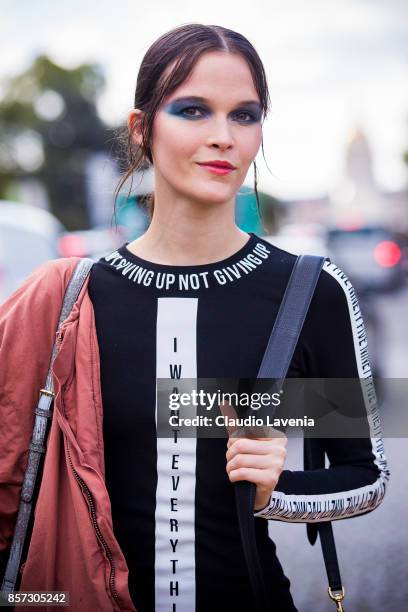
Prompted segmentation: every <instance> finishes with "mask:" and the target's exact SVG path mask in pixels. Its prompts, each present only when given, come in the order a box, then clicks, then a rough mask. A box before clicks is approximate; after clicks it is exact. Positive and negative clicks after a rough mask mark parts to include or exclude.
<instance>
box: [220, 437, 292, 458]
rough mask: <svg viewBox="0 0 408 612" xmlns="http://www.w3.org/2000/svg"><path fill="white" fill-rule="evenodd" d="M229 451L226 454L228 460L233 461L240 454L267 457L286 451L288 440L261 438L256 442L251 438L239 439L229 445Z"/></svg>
mask: <svg viewBox="0 0 408 612" xmlns="http://www.w3.org/2000/svg"><path fill="white" fill-rule="evenodd" d="M227 446H228V450H227V453H226V456H227V459H228V460H229V459H232V457H234V456H235V455H236V454H238V453H242V454H244V453H249V454H251V455H267V454H270V453H275V452H277V451H278V449H285V450H286V446H287V440H285V439H282V438H279V439H278V438H266V439H265V438H259V439H256V440H253V439H250V438H239V439H236V440H234V441H233V442H232V441H231V444H228V445H227Z"/></svg>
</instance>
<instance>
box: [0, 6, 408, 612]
mask: <svg viewBox="0 0 408 612" xmlns="http://www.w3.org/2000/svg"><path fill="white" fill-rule="evenodd" d="M1 4H2V9H3V11H2V20H1V24H2V32H1V37H0V52H1V56H2V57H3V60H4V61H3V62H2V66H1V69H0V130H1V139H0V302H1V301H3V300H4V299H5V298H6V297H7V296H8V295H10V293H11V292H12V291H14V289H15V288H17V287H18V286H19V285H20V284H21V282H22V280H23V279H24V278H25V277H26V276H27V275H28V274H29V273H30V272H31V270H32V269H33V268H34V267H36V266H37V265H39V264H40V263H42V262H43V261H46V260H47V259H51V258H56V257H65V256H70V255H80V256H85V255H86V256H90V257H92V258H94V259H97V258H99V257H100V256H102V255H104V254H106V253H108V252H110V251H112V250H113V249H115V248H117V247H118V246H119V245H121V244H123V243H124V242H128V241H131V240H133V239H134V238H136V237H137V236H139V235H141V234H142V233H144V231H145V230H146V229H147V227H148V224H149V216H148V214H147V211H146V209H145V207H144V205H143V196H144V195H146V194H148V193H149V192H150V191H152V189H153V188H154V180H153V175H152V173H151V171H146V172H145V173H143V175H141V176H139V177H134V180H133V183H132V185H130V184H126V185H125V186H124V189H123V191H122V192H121V195H120V197H119V199H118V203H117V207H116V215H115V216H114V215H113V213H114V190H115V187H116V185H117V183H118V181H119V177H120V172H121V170H122V169H123V167H122V164H123V160H121V157H120V153H119V150H118V147H117V144H116V140H115V135H116V130H117V129H118V128H120V127H121V126H123V125H124V124H125V122H126V118H127V114H128V113H129V111H130V110H131V109H132V100H133V95H134V89H135V83H136V76H137V72H138V68H139V65H140V62H141V59H142V57H143V55H144V53H145V52H146V50H147V48H148V46H149V45H150V44H151V43H152V42H153V41H154V40H155V39H156V38H157V37H158V36H159V35H160V34H162V33H164V32H165V31H167V30H169V29H171V28H173V27H175V26H177V25H180V24H182V23H187V22H201V23H208V24H218V25H223V26H225V27H228V28H231V29H234V30H237V31H239V32H241V33H242V34H244V35H245V36H246V37H247V38H249V40H250V41H251V42H252V43H253V44H254V46H255V47H256V49H257V50H258V52H259V54H260V56H261V58H262V60H263V62H264V65H265V68H266V71H267V76H268V82H269V88H270V94H271V101H272V110H271V113H270V116H269V118H268V119H267V120H266V122H265V124H264V138H263V142H264V151H265V158H266V162H267V163H266V164H265V162H264V159H263V156H262V152H260V153H259V155H258V158H257V160H256V161H257V166H258V190H259V196H260V208H259V209H258V206H257V203H256V199H255V194H254V191H253V174H252V169H251V171H250V173H249V175H248V176H247V179H246V180H245V183H244V185H243V186H242V188H241V190H240V193H239V194H238V196H237V199H236V221H237V224H238V225H239V226H240V227H241V228H242V229H243V230H245V231H252V232H255V233H257V234H258V235H259V236H262V237H263V238H265V239H266V240H269V241H270V242H272V243H273V244H276V245H277V246H279V247H281V248H283V249H286V250H288V251H291V252H293V253H302V252H305V253H312V254H322V255H326V256H329V257H330V258H331V259H332V261H334V262H335V263H336V264H337V265H338V266H339V267H341V268H342V269H343V270H344V271H345V272H346V274H347V275H348V276H349V277H350V279H351V281H352V282H353V284H354V286H355V288H356V291H357V294H358V296H359V299H360V305H361V308H362V311H363V315H364V320H365V323H366V327H367V332H368V337H369V352H370V355H371V362H372V367H373V371H374V375H375V376H376V377H378V378H379V384H380V377H388V378H405V377H407V376H408V359H407V357H408V318H407V310H408V284H407V279H408V78H407V77H408V5H407V3H406V2H405V1H404V0H388V1H387V2H385V0H383V1H380V0H370V1H369V0H343V1H342V2H335V1H334V0H310V1H309V2H307V3H305V2H301V0H285V1H283V0H282V1H280V0H269V2H268V3H266V2H265V1H260V0H253V1H252V2H251V3H250V4H249V5H248V3H246V2H242V1H241V0H237V1H235V2H231V1H230V2H227V3H224V4H223V3H219V2H215V1H214V0H207V2H206V3H205V6H203V5H201V4H198V5H196V4H195V3H187V2H185V1H182V0H179V1H177V0H176V1H174V2H172V3H168V2H165V1H164V0H153V2H150V3H147V4H146V5H143V4H141V3H136V2H131V1H130V0H116V2H114V3H113V2H108V1H107V0H100V1H99V2H98V3H97V4H96V5H95V4H94V3H91V2H86V1H84V0H81V1H79V0H71V2H69V3H65V4H63V5H58V4H56V3H55V2H51V1H49V0H42V2H41V9H40V10H39V7H38V5H37V4H36V3H29V2H28V1H27V0H22V1H20V2H19V3H15V2H11V1H10V0H3V2H2V3H1ZM381 408H382V410H386V409H387V398H386V397H385V398H381ZM385 448H386V451H387V455H388V459H389V462H390V469H391V473H392V478H391V483H390V486H389V491H388V494H387V495H386V498H385V500H384V502H383V504H382V505H381V506H380V507H379V508H378V509H377V510H376V511H375V512H373V513H370V514H369V515H367V516H363V517H357V518H355V519H353V520H349V521H337V522H336V523H334V529H335V534H336V538H337V541H338V549H339V558H340V562H341V566H342V573H343V579H344V583H345V585H346V589H347V598H346V600H345V608H346V609H347V610H348V611H349V610H350V611H351V610H352V611H353V612H367V611H369V610H377V609H381V610H387V611H388V612H391V611H394V610H398V612H399V611H400V610H402V609H404V608H403V605H404V604H405V603H406V598H407V595H408V588H407V587H406V569H405V568H406V550H407V548H408V529H407V527H406V513H407V508H408V504H407V501H408V478H407V475H406V470H404V469H403V466H404V463H405V460H406V451H407V445H406V441H405V439H402V438H401V439H387V440H385ZM301 459H302V448H301V441H300V440H296V439H290V440H289V453H288V460H287V467H289V468H290V469H301V467H302V464H301ZM269 529H270V535H271V537H272V538H273V539H274V540H275V541H276V543H277V548H278V554H279V557H280V559H281V562H282V564H283V566H284V569H285V571H286V574H287V575H288V577H289V578H290V580H291V582H292V592H293V595H294V599H295V603H296V604H297V606H298V608H299V610H300V611H301V612H303V611H305V612H309V611H310V612H312V611H313V612H320V611H322V612H323V611H325V610H327V611H329V610H332V609H333V608H334V605H333V603H332V602H330V601H329V600H328V598H327V596H326V594H325V589H326V577H325V573H324V564H323V560H322V554H321V551H320V550H319V544H317V545H315V546H314V547H313V548H312V547H311V546H310V545H309V543H308V541H307V539H306V529H305V526H304V525H291V524H285V523H279V522H275V521H270V523H269Z"/></svg>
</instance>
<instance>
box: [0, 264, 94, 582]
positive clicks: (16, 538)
mask: <svg viewBox="0 0 408 612" xmlns="http://www.w3.org/2000/svg"><path fill="white" fill-rule="evenodd" d="M93 263H94V262H93V260H92V259H88V258H83V259H81V260H80V261H79V262H78V264H77V266H76V268H75V270H74V272H73V274H72V277H71V279H70V281H69V283H68V286H67V288H66V290H65V295H64V301H63V304H62V308H61V314H60V317H59V320H58V325H57V332H58V330H59V329H60V327H61V325H62V323H63V322H64V321H65V319H66V318H67V317H68V315H69V314H70V312H71V310H72V307H73V305H74V303H75V302H76V300H77V298H78V296H79V293H80V291H81V288H82V286H83V284H84V281H85V279H86V277H87V276H88V274H89V271H90V269H91V267H92V265H93ZM56 355H57V343H56V338H55V340H54V345H53V349H52V354H51V359H50V365H49V369H48V374H47V378H46V381H45V385H44V388H43V389H41V390H40V398H39V400H38V404H37V407H36V409H35V422H34V428H33V434H32V438H31V443H30V447H29V454H28V462H27V468H26V471H25V474H24V480H23V485H22V489H21V498H20V505H19V509H18V515H17V522H16V527H15V530H14V535H13V541H12V543H11V548H10V554H9V558H8V562H7V566H6V571H5V574H4V579H3V584H2V587H1V590H2V591H4V592H6V593H13V591H14V588H15V584H16V582H17V576H18V570H19V567H20V561H21V555H22V552H23V546H24V543H25V539H26V534H27V527H28V522H29V519H30V516H31V511H32V506H33V494H34V487H35V484H36V480H37V474H38V467H39V463H40V459H41V456H42V454H43V453H45V451H46V446H45V445H46V438H47V435H48V432H47V425H48V422H49V419H50V418H51V416H52V407H53V402H54V387H53V381H52V366H53V363H54V359H55V357H56Z"/></svg>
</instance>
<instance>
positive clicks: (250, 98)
mask: <svg viewBox="0 0 408 612" xmlns="http://www.w3.org/2000/svg"><path fill="white" fill-rule="evenodd" d="M169 69H170V67H169ZM193 97H195V98H197V97H198V98H200V100H197V99H192V98H193ZM261 121H262V109H261V105H260V101H259V96H258V94H257V92H256V89H255V86H254V83H253V80H252V75H251V72H250V69H249V67H248V65H247V63H246V61H245V60H244V59H243V58H242V57H241V56H239V55H235V54H231V53H224V52H209V53H206V54H204V55H203V56H201V58H200V59H199V60H198V62H197V64H196V65H195V67H194V69H193V72H192V73H191V75H190V77H189V78H188V80H187V81H185V82H184V83H182V84H181V85H180V87H178V89H177V90H175V91H174V92H173V93H172V94H171V95H170V96H169V97H167V98H166V99H165V100H164V102H163V103H162V105H161V106H160V108H159V110H158V112H157V114H156V116H155V119H154V123H153V136H152V146H151V151H152V157H153V165H154V170H155V179H156V185H157V184H158V183H157V181H158V182H159V185H160V184H163V182H164V183H165V184H166V183H167V187H168V188H170V192H172V193H174V195H175V196H177V195H181V196H184V197H187V198H189V199H192V200H196V201H201V202H204V203H214V204H215V203H222V202H225V201H230V200H231V199H233V198H234V197H235V195H236V193H237V191H238V189H239V188H240V186H241V185H242V183H243V181H244V179H245V176H246V174H247V172H248V169H249V166H250V165H251V163H252V162H253V160H254V159H255V157H256V154H257V152H258V150H259V147H260V145H261V142H262V124H261ZM213 160H222V161H228V162H230V163H231V164H232V165H233V166H234V167H235V169H234V170H232V171H231V172H228V173H225V174H220V173H216V172H214V171H211V170H209V169H208V168H206V167H205V166H203V165H200V164H202V163H203V162H209V161H213Z"/></svg>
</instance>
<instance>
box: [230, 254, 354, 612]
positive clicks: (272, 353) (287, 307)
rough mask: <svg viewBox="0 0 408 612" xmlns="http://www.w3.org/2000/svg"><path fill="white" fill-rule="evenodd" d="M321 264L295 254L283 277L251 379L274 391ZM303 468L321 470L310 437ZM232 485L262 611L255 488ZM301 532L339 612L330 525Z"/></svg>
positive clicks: (264, 602)
mask: <svg viewBox="0 0 408 612" xmlns="http://www.w3.org/2000/svg"><path fill="white" fill-rule="evenodd" d="M325 260H326V258H325V257H319V256H315V255H299V256H298V257H297V259H296V261H295V264H294V266H293V269H292V272H291V275H290V277H289V281H288V284H287V287H286V290H285V293H284V296H283V299H282V302H281V304H280V307H279V311H278V315H277V317H276V321H275V324H274V326H273V329H272V332H271V336H270V338H269V341H268V345H267V347H266V350H265V354H264V356H263V359H262V363H261V366H260V369H259V372H258V375H257V378H268V379H269V378H270V379H275V381H276V382H275V385H276V389H278V390H280V389H281V388H282V384H283V382H284V380H285V378H286V375H287V371H288V369H289V366H290V363H291V360H292V357H293V353H294V351H295V348H296V344H297V341H298V339H299V335H300V332H301V330H302V327H303V323H304V320H305V318H306V314H307V311H308V309H309V305H310V302H311V299H312V297H313V293H314V290H315V288H316V285H317V281H318V279H319V275H320V272H321V270H322V268H323V264H324V262H325ZM304 466H305V469H316V468H320V467H324V452H323V455H322V454H321V453H320V452H319V451H318V450H317V448H316V447H315V445H314V444H313V440H312V439H310V438H309V439H308V438H305V439H304ZM234 486H235V499H236V507H237V514H238V522H239V529H240V534H241V540H242V546H243V550H244V555H245V559H246V563H247V567H248V572H249V577H250V580H251V585H252V590H253V593H254V598H255V605H256V612H267V611H268V610H269V609H270V607H268V600H267V594H266V588H265V584H264V579H263V574H262V568H261V564H260V561H259V556H258V550H257V545H256V537H255V517H254V514H253V512H254V504H255V495H256V485H255V484H254V483H252V482H248V481H245V480H241V481H238V482H236V483H235V485H234ZM307 534H308V537H309V542H310V543H311V544H314V543H315V541H316V538H317V534H319V535H320V542H321V545H322V551H323V558H324V562H325V566H326V572H327V578H328V582H329V588H328V593H329V596H330V598H331V599H332V600H333V601H334V602H335V603H336V606H337V611H338V612H344V609H343V607H342V600H343V599H344V596H345V590H344V587H343V586H342V582H341V576H340V570H339V564H338V560H337V553H336V546H335V542H334V536H333V529H332V525H331V522H330V521H327V522H326V521H325V522H320V523H314V524H308V525H307Z"/></svg>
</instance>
